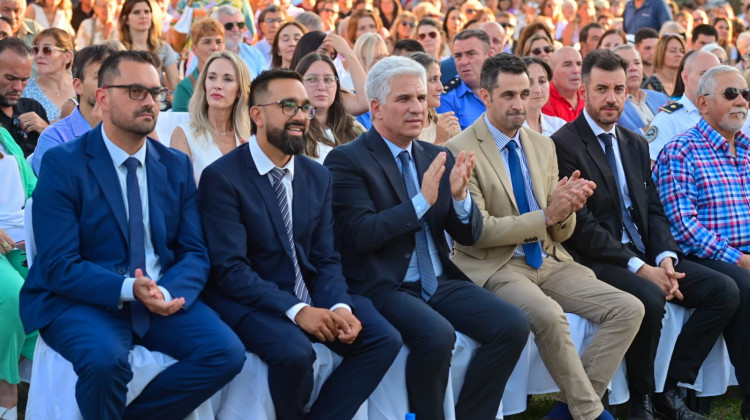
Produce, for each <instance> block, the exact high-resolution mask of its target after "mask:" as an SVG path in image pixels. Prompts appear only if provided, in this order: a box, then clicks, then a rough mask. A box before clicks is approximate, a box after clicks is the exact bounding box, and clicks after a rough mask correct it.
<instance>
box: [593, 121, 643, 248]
mask: <svg viewBox="0 0 750 420" xmlns="http://www.w3.org/2000/svg"><path fill="white" fill-rule="evenodd" d="M597 137H599V139H601V141H602V143H604V154H605V155H606V156H607V163H609V167H610V168H611V169H612V175H613V176H614V178H615V182H616V183H617V194H618V195H620V191H622V188H621V186H622V184H621V183H620V182H621V180H620V172H619V171H618V170H617V159H615V149H614V148H613V146H612V137H613V135H612V134H611V133H602V134H599V136H597ZM620 208H621V209H622V225H623V227H625V231H627V232H628V236H630V240H631V241H633V244H634V245H635V247H636V248H637V249H638V250H639V251H641V252H643V253H645V252H646V247H645V246H644V245H643V240H642V239H641V234H640V233H638V228H637V227H636V226H635V223H633V218H632V217H630V213H628V209H626V208H625V200H624V199H623V197H622V196H620Z"/></svg>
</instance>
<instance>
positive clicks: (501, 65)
mask: <svg viewBox="0 0 750 420" xmlns="http://www.w3.org/2000/svg"><path fill="white" fill-rule="evenodd" d="M500 73H508V74H523V73H526V75H528V74H529V69H528V68H527V67H526V64H524V62H523V60H522V59H521V57H519V56H517V55H515V54H510V53H500V54H497V55H495V56H494V57H490V58H488V59H486V60H484V63H483V64H482V75H481V76H480V81H479V84H480V86H481V87H482V89H485V90H487V91H489V92H490V93H492V91H493V90H495V88H497V77H498V76H499V75H500Z"/></svg>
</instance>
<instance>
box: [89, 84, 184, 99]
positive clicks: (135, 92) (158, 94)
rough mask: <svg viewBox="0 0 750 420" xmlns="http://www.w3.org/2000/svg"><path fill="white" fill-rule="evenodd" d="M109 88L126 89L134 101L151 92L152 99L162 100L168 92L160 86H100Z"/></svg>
mask: <svg viewBox="0 0 750 420" xmlns="http://www.w3.org/2000/svg"><path fill="white" fill-rule="evenodd" d="M111 88H118V89H127V90H128V95H130V99H132V100H134V101H142V100H144V99H146V95H148V94H151V97H152V98H153V99H154V101H156V102H163V101H164V100H165V99H167V93H169V89H167V88H165V87H162V86H157V87H152V88H148V87H146V86H143V85H139V84H132V85H107V86H102V89H111Z"/></svg>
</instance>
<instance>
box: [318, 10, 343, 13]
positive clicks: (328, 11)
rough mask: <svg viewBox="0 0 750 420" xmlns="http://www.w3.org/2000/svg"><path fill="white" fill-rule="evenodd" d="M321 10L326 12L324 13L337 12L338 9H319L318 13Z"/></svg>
mask: <svg viewBox="0 0 750 420" xmlns="http://www.w3.org/2000/svg"><path fill="white" fill-rule="evenodd" d="M323 12H326V13H338V12H339V11H338V10H333V9H320V13H323Z"/></svg>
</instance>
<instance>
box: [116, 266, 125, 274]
mask: <svg viewBox="0 0 750 420" xmlns="http://www.w3.org/2000/svg"><path fill="white" fill-rule="evenodd" d="M117 274H125V269H124V268H122V267H120V268H118V269H117Z"/></svg>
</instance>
